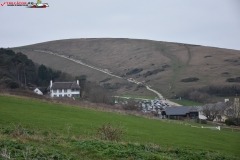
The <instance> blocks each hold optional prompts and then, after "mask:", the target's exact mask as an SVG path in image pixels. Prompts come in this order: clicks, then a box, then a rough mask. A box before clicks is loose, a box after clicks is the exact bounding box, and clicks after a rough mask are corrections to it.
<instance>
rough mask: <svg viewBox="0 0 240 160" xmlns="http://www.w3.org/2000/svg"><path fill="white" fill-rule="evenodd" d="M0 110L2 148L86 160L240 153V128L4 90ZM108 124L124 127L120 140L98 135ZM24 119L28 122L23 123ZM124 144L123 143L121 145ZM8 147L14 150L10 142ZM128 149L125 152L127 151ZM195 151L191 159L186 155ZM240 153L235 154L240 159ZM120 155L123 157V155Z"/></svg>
mask: <svg viewBox="0 0 240 160" xmlns="http://www.w3.org/2000/svg"><path fill="white" fill-rule="evenodd" d="M0 110H1V112H0V147H2V149H4V146H5V148H6V145H10V146H12V148H13V150H14V149H15V150H16V152H17V151H19V149H16V146H18V147H19V148H21V147H22V148H23V149H24V151H25V152H26V147H27V146H30V147H32V150H34V153H35V149H34V146H35V147H36V146H38V148H39V150H38V151H39V152H40V151H41V148H42V150H43V151H42V152H43V153H44V154H47V153H48V151H49V152H50V151H52V150H53V152H54V155H55V156H56V155H59V156H63V157H64V156H65V158H62V159H66V156H67V157H78V156H79V157H81V158H82V159H84V157H83V155H85V156H87V157H89V156H90V157H91V155H92V156H93V157H97V158H100V159H103V158H104V157H105V158H106V159H107V158H110V159H112V158H113V157H118V156H119V155H117V154H118V153H116V154H115V155H114V154H113V153H115V151H117V150H118V152H121V151H122V154H123V153H124V154H125V149H126V150H128V151H129V152H130V151H131V153H132V155H133V156H137V155H138V154H139V155H140V153H141V154H144V155H143V157H144V156H147V157H148V156H150V157H151V156H153V155H152V154H154V156H156V157H157V158H156V157H155V159H161V158H162V159H178V158H179V159H181V158H183V159H184V156H185V159H186V158H189V159H192V158H193V157H194V158H195V157H198V158H197V159H201V157H202V159H217V158H220V159H222V158H224V157H225V156H227V157H228V156H231V155H234V156H237V157H240V152H239V147H240V141H239V139H240V132H239V131H234V132H232V131H231V130H229V129H222V130H221V131H216V130H209V129H202V128H193V127H190V126H189V124H187V123H186V122H184V121H180V122H177V121H176V122H173V121H162V120H154V119H146V118H142V117H136V116H131V115H122V114H117V113H107V112H103V111H98V110H92V109H84V108H81V107H76V106H66V105H62V104H56V103H49V102H46V101H40V100H36V99H27V98H19V97H10V96H2V95H1V96H0ZM107 123H111V124H114V125H121V126H123V131H124V136H123V139H122V142H121V143H115V142H114V143H112V142H106V141H98V140H96V130H97V128H98V127H100V126H101V125H102V124H107ZM19 124H20V125H21V126H23V127H22V128H21V127H19ZM194 125H198V124H194ZM14 126H15V127H14ZM16 130H17V131H16ZM21 133H22V134H21ZM128 144H129V145H130V146H128ZM149 144H151V147H149V148H148V149H149V150H152V151H150V152H148V151H147V150H146V149H147V148H146V146H149ZM139 145H140V146H141V145H142V147H145V148H144V149H143V148H142V147H140V148H141V149H143V151H140V150H139V152H138V151H137V150H138V149H139ZM154 146H155V147H154ZM157 146H160V148H161V149H159V147H157ZM96 147H97V148H96ZM121 147H123V148H122V149H120V148H121ZM128 147H129V148H128ZM116 148H118V149H116ZM137 148H138V149H137ZM7 149H8V151H10V150H11V147H9V148H8V147H7ZM111 149H116V150H115V151H113V150H112V151H111ZM109 150H110V151H109ZM19 152H20V151H19ZM21 152H22V151H21ZM42 152H41V153H42ZM53 152H51V154H53ZM103 152H104V153H103ZM129 152H127V151H126V154H127V153H129ZM145 152H146V153H145ZM43 153H42V154H43ZM105 153H108V154H109V155H108V154H107V155H105ZM178 153H179V155H178ZM180 153H181V154H183V155H181V154H180ZM19 154H20V153H19ZM63 154H64V155H63ZM119 154H120V153H119ZM122 154H121V155H122ZM150 154H151V155H150ZM29 155H30V152H29ZM49 155H50V153H49ZM191 155H192V156H193V157H192V158H191V157H187V156H191ZM122 156H123V155H122ZM125 156H126V155H125ZM154 156H153V157H154ZM181 156H183V157H181ZM199 156H200V158H199ZM143 157H142V158H143ZM160 157H161V158H160ZM204 157H205V158H204ZM237 157H235V158H236V159H238V158H237ZM121 158H123V157H121V156H120V159H121ZM225 158H226V157H225ZM54 159H55V158H54ZM56 159H57V158H56ZM60 159H61V158H60ZM73 159H74V158H73ZM76 159H78V158H76ZM89 159H92V158H89ZM123 159H125V158H123ZM133 159H137V158H136V157H135V158H133ZM143 159H151V158H149V157H148V158H143ZM226 159H234V157H231V158H226Z"/></svg>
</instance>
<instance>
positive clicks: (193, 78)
mask: <svg viewBox="0 0 240 160" xmlns="http://www.w3.org/2000/svg"><path fill="white" fill-rule="evenodd" d="M198 80H199V78H196V77H191V78H186V79H182V80H181V82H196V81H198Z"/></svg>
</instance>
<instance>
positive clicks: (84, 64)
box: [34, 50, 181, 106]
mask: <svg viewBox="0 0 240 160" xmlns="http://www.w3.org/2000/svg"><path fill="white" fill-rule="evenodd" d="M34 51H36V52H44V53H48V54H52V55H55V56H58V57H62V58H65V59H68V60H70V61H73V62H75V63H78V64H81V65H83V66H86V67H89V68H92V69H95V70H97V71H100V72H103V73H105V74H108V75H110V76H112V77H116V78H119V79H124V78H122V77H120V76H117V75H114V74H112V73H111V72H109V71H106V70H104V69H100V68H97V67H94V66H90V65H88V64H86V63H84V62H82V61H80V60H75V59H73V58H70V57H68V56H65V55H60V54H58V53H53V52H51V51H43V50H34ZM127 81H129V82H132V83H135V84H142V83H141V82H138V81H136V80H134V79H133V78H128V79H127ZM146 88H147V90H149V91H152V92H154V93H155V94H157V95H158V97H159V98H160V99H164V98H163V96H162V95H161V94H160V93H159V92H157V91H156V90H154V89H151V88H150V87H149V86H147V85H146ZM168 103H169V104H170V105H175V106H181V105H179V104H177V103H174V102H171V101H169V100H168Z"/></svg>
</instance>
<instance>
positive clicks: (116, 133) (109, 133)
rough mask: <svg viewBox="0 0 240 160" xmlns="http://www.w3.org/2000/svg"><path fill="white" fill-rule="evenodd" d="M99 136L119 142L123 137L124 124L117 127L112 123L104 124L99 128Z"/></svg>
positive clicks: (102, 138)
mask: <svg viewBox="0 0 240 160" xmlns="http://www.w3.org/2000/svg"><path fill="white" fill-rule="evenodd" d="M97 136H98V137H99V138H100V139H101V140H107V141H117V142H118V141H120V140H121V139H122V137H123V130H122V126H119V125H117V126H116V127H114V126H113V125H111V124H110V123H108V124H103V125H102V126H101V127H100V128H98V129H97Z"/></svg>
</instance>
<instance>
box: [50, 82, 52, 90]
mask: <svg viewBox="0 0 240 160" xmlns="http://www.w3.org/2000/svg"><path fill="white" fill-rule="evenodd" d="M51 88H52V80H51V81H50V89H51Z"/></svg>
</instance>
